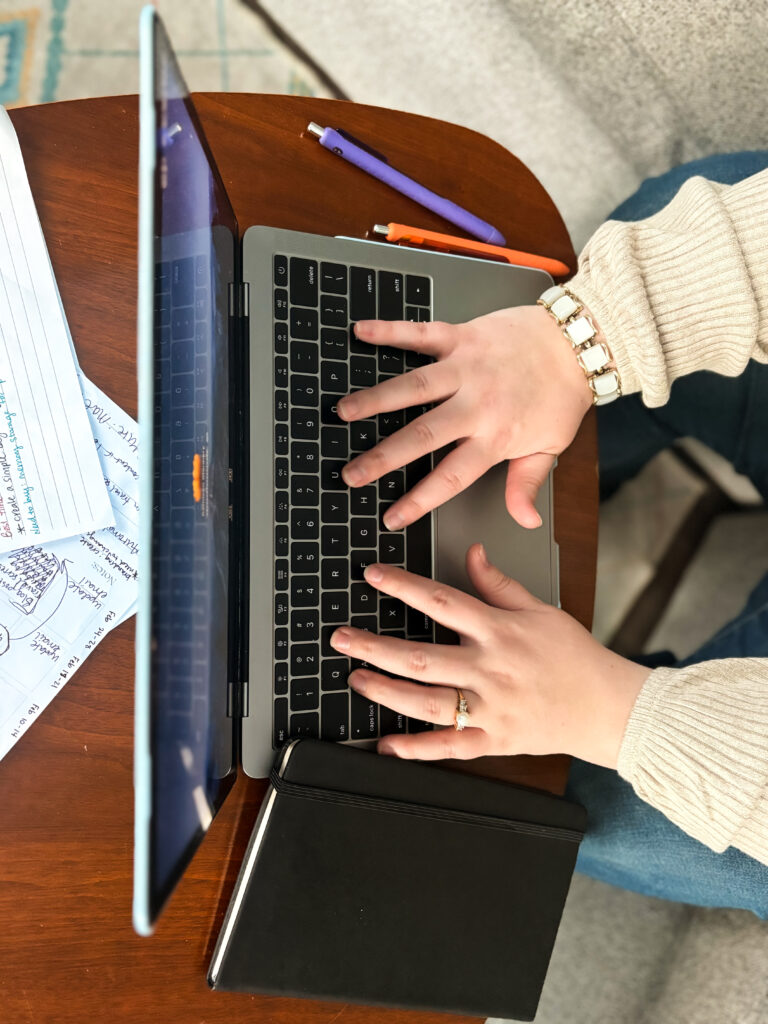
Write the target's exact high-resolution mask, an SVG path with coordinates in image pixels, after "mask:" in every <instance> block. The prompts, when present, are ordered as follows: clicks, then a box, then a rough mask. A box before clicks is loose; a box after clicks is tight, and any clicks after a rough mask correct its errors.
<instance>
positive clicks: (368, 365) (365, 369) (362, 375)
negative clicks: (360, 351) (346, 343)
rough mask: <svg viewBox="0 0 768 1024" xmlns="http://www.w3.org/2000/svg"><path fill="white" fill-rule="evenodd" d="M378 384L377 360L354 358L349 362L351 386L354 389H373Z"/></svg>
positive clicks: (362, 357) (363, 357) (361, 357)
mask: <svg viewBox="0 0 768 1024" xmlns="http://www.w3.org/2000/svg"><path fill="white" fill-rule="evenodd" d="M375 383H376V360H375V359H369V358H366V357H365V356H352V357H351V358H350V360H349V384H350V387H353V388H372V387H373V385H374V384H375Z"/></svg>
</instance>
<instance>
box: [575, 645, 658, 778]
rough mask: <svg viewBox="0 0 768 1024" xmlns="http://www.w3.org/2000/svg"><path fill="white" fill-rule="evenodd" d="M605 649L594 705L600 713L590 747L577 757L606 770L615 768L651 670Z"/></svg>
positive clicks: (591, 733)
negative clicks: (625, 735) (629, 723)
mask: <svg viewBox="0 0 768 1024" xmlns="http://www.w3.org/2000/svg"><path fill="white" fill-rule="evenodd" d="M603 650H604V655H605V657H604V660H603V664H602V666H601V671H600V673H599V679H600V685H599V687H598V689H599V693H598V694H597V695H596V697H597V702H596V705H595V706H596V707H597V708H599V709H600V711H599V714H598V715H596V716H595V718H594V720H593V726H594V727H593V729H591V730H590V735H591V740H590V743H589V745H588V748H587V749H586V750H584V751H582V752H580V753H578V754H577V755H576V756H577V757H580V758H582V759H583V760H585V761H589V762H591V763H592V764H599V765H602V766H603V767H604V768H612V769H616V767H617V765H618V763H619V752H620V750H621V745H622V742H623V740H624V734H625V732H626V729H627V723H628V722H629V719H630V716H631V714H632V709H633V708H634V706H635V702H636V700H637V698H638V696H639V694H640V691H641V690H642V688H643V686H644V685H645V682H646V680H647V679H648V676H649V675H650V674H651V671H652V669H650V668H648V667H647V666H646V665H638V664H637V662H634V661H629V660H628V659H627V658H622V657H621V656H620V655H618V654H614V653H613V652H612V651H608V650H605V649H603ZM595 706H593V708H592V709H591V710H592V712H594V710H595Z"/></svg>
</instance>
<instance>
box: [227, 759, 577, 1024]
mask: <svg viewBox="0 0 768 1024" xmlns="http://www.w3.org/2000/svg"><path fill="white" fill-rule="evenodd" d="M585 824H586V815H585V812H584V810H583V808H581V807H579V806H578V805H576V804H573V803H570V802H569V801H566V800H563V799H561V798H560V797H556V796H551V795H550V794H547V793H542V792H538V791H535V790H529V789H523V788H521V787H518V786H512V785H510V784H507V783H503V782H496V781H493V780H488V779H481V778H478V777H476V776H470V775H462V774H459V773H457V772H454V771H448V770H446V769H440V768H435V767H433V766H431V765H426V764H423V763H420V762H413V761H405V760H403V761H401V760H398V759H396V758H393V757H382V756H379V755H378V754H375V753H372V752H369V751H365V750H359V749H354V748H351V747H344V746H341V745H339V744H334V743H323V742H320V741H318V740H298V741H295V742H294V743H292V744H291V745H290V746H288V747H286V748H285V749H284V750H283V751H281V753H280V754H279V756H278V759H277V762H276V766H275V771H273V773H272V785H271V786H270V788H269V789H268V791H267V794H266V796H265V798H264V803H263V805H262V808H261V811H260V814H259V818H258V819H257V822H256V825H255V827H254V830H253V834H252V836H251V840H250V843H249V845H248V849H247V850H246V854H245V859H244V861H243V866H242V868H241V871H240V875H239V877H238V880H237V884H236V886H235V890H234V893H233V896H232V900H231V901H230V905H229V909H228V911H227V915H226V917H225V920H224V925H223V927H222V930H221V934H220V935H219V939H218V943H217V945H216V949H215V950H214V954H213V958H212V960H211V965H210V969H209V974H208V981H209V983H210V984H211V985H212V986H213V987H214V988H217V989H228V990H237V991H244V992H259V993H266V994H270V995H285V996H301V997H310V998H315V999H328V1000H339V1001H343V1002H355V1003H365V1004H371V1005H381V1006H389V1007H396V1008H400V1009H423V1010H438V1011H447V1012H454V1013H465V1014H473V1015H476V1016H482V1017H489V1016H490V1017H512V1018H516V1019H518V1020H533V1017H534V1016H535V1013H536V1007H537V1004H538V1001H539V996H540V994H541V989H542V986H543V984H544V977H545V975H546V971H547V966H548V964H549V958H550V955H551V952H552V946H553V943H554V941H555V935H556V934H557V928H558V925H559V922H560V915H561V914H562V910H563V904H564V902H565V897H566V895H567V892H568V886H569V884H570V880H571V874H572V872H573V866H574V863H575V860H576V854H577V852H578V847H579V842H580V841H581V838H582V835H583V832H584V828H585Z"/></svg>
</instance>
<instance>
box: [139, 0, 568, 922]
mask: <svg viewBox="0 0 768 1024" xmlns="http://www.w3.org/2000/svg"><path fill="white" fill-rule="evenodd" d="M342 109H343V108H340V110H342ZM340 116H343V114H342V113H340ZM334 127H336V126H334ZM338 127H343V125H339V126H338ZM307 145H308V146H309V145H310V143H307ZM309 155H310V154H309V151H308V157H309ZM311 156H312V157H317V156H318V154H317V153H315V152H313V153H312V154H311ZM336 167H337V161H336V160H335V159H333V158H331V157H330V156H329V159H328V163H327V168H326V173H327V174H328V175H333V174H334V172H335V171H336ZM253 173H254V174H256V173H258V168H253ZM361 173H362V172H361ZM376 187H380V188H386V186H384V185H377V186H376ZM300 201H301V197H297V202H300ZM269 220H270V210H269V209H265V210H264V211H263V222H264V223H262V224H260V225H242V224H241V225H238V223H237V221H236V219H235V216H234V213H233V210H232V206H231V204H230V201H229V199H228V196H227V193H226V189H225V188H224V185H223V183H222V179H221V176H220V174H219V172H218V170H217V167H216V162H215V159H214V157H213V154H212V153H211V151H210V149H209V147H208V144H207V142H206V139H205V135H204V132H203V130H202V127H201V124H200V121H199V119H198V117H197V115H196V112H195V107H194V103H193V101H192V99H191V97H190V95H189V92H188V90H187V87H186V84H185V82H184V79H183V77H182V75H181V72H180V70H179V66H178V63H177V61H176V58H175V55H174V53H173V50H172V48H171V45H170V42H169V40H168V37H167V35H166V32H165V30H164V28H163V25H162V23H161V21H160V19H159V17H158V16H157V14H156V12H155V11H154V9H153V8H151V7H147V8H145V9H144V10H143V11H142V14H141V20H140V168H139V305H138V366H139V369H138V372H139V458H140V487H141V509H142V516H141V522H140V572H139V605H138V615H137V624H136V724H135V772H134V775H135V860H134V902H133V921H134V926H135V929H136V931H137V932H138V933H139V934H142V935H147V934H150V933H151V932H152V930H153V927H154V924H155V922H156V920H157V917H158V915H159V914H160V911H161V909H162V907H163V905H164V904H165V902H166V900H167V898H168V896H169V895H170V893H171V891H172V890H173V888H174V886H175V885H176V883H177V882H178V881H179V879H180V877H181V875H182V874H183V872H184V870H185V868H186V866H187V864H188V863H189V861H190V859H191V858H192V856H193V854H194V852H195V850H196V849H197V847H198V845H199V843H200V842H201V840H202V838H203V836H204V834H205V832H206V830H207V828H208V826H209V825H210V823H211V821H212V820H213V817H214V816H215V814H216V813H217V811H218V810H219V808H220V807H221V805H222V803H223V801H224V799H225V798H226V796H227V794H228V792H229V791H230V789H231V788H232V785H233V783H234V780H235V776H236V773H237V769H238V766H240V767H242V769H243V770H244V771H245V772H246V773H247V774H248V775H250V776H253V777H256V778H264V777H266V776H267V775H268V774H269V771H270V768H271V767H272V765H273V763H274V761H275V758H276V755H277V752H278V750H279V749H280V748H281V747H282V746H284V745H285V744H286V743H287V742H289V741H290V740H292V739H294V738H296V737H300V736H313V737H319V738H320V739H325V740H329V741H334V742H344V743H351V744H357V745H362V746H369V747H371V746H373V745H375V742H376V738H377V737H378V736H379V735H383V734H385V733H389V732H398V731H399V732H413V731H419V730H423V729H427V728H432V726H431V725H429V724H428V723H424V722H418V721H413V720H409V719H406V718H404V717H403V716H401V715H397V714H395V713H394V712H392V711H390V710H388V709H386V708H379V707H378V706H377V705H375V704H371V703H370V702H367V701H365V700H364V699H363V698H362V697H360V696H359V695H358V694H355V693H353V692H352V691H350V689H349V687H348V686H347V683H346V678H347V675H348V673H349V671H350V663H349V660H348V659H345V658H340V657H339V655H338V653H337V652H335V651H334V650H332V649H331V648H330V647H329V645H328V638H329V635H330V633H332V632H333V630H334V629H335V628H336V627H337V626H338V625H339V624H342V623H345V622H346V623H351V624H352V625H356V626H359V627H361V628H367V629H371V630H373V631H375V632H382V631H387V632H389V633H390V634H391V635H396V636H402V637H406V638H417V639H419V640H434V639H436V637H439V636H440V635H441V634H439V633H437V634H436V633H435V627H434V624H433V623H432V622H431V621H429V620H428V619H425V617H424V616H423V615H418V614H416V613H414V611H413V610H412V609H408V608H406V607H404V606H403V605H400V604H399V603H398V602H396V601H394V600H393V599H388V598H385V597H379V595H377V593H376V592H375V591H373V590H372V588H369V587H368V586H367V585H366V584H365V583H364V582H363V577H362V572H363V569H364V568H365V566H366V565H367V564H369V563H370V562H371V561H376V560H382V561H387V562H390V563H392V564H396V565H402V566H405V567H406V568H408V569H410V570H412V571H414V572H417V573H420V574H421V575H425V576H430V577H434V578H436V579H439V580H441V581H443V582H445V583H448V584H450V585H455V586H458V587H461V588H463V589H470V587H469V582H468V580H467V577H466V575H465V568H464V556H465V552H466V549H467V547H468V546H469V545H470V543H472V542H474V541H478V540H481V541H483V543H484V544H485V547H486V549H487V551H488V553H489V555H490V557H491V558H492V559H494V560H495V562H496V563H497V564H498V565H500V566H501V567H502V568H503V569H504V570H505V571H507V572H509V573H510V574H511V575H513V576H514V577H516V578H517V579H519V580H521V582H523V583H524V584H525V586H527V587H528V588H529V589H530V590H531V591H532V592H533V593H535V594H536V595H537V596H539V597H540V598H542V599H543V600H546V601H549V602H551V603H554V604H556V603H557V602H558V565H557V545H556V544H555V541H554V536H553V523H552V490H551V480H550V481H548V482H547V483H546V484H545V486H544V487H542V489H541V492H540V494H539V498H538V503H537V508H538V510H539V512H540V514H541V516H542V520H543V526H542V527H541V528H539V529H538V530H534V531H528V530H523V529H522V528H520V527H519V526H517V524H515V523H514V521H513V520H512V519H511V518H510V517H509V515H508V513H507V511H506V507H505V502H504V483H505V474H506V469H505V467H504V466H503V465H500V466H497V467H496V468H495V469H493V470H491V471H489V472H488V473H487V474H485V476H484V477H482V478H481V479H480V480H479V481H478V482H477V483H475V484H474V485H473V486H472V487H470V488H469V489H468V490H467V491H465V492H464V493H463V494H461V495H459V496H457V497H455V498H454V499H453V500H452V501H450V502H448V503H447V504H445V505H443V506H442V507H441V508H439V509H438V510H436V511H435V512H433V513H431V514H430V515H428V516H425V517H423V518H422V520H420V521H419V522H417V523H415V524H413V525H412V526H410V527H408V528H407V529H405V530H404V531H400V532H398V533H388V532H387V531H386V530H385V529H384V527H383V525H382V524H381V516H382V512H383V511H384V510H385V509H386V508H387V507H388V506H389V505H390V504H391V503H392V502H393V501H394V500H396V499H397V497H399V496H400V495H401V494H403V493H404V492H405V490H407V489H410V488H411V487H412V486H413V484H414V483H415V482H416V481H417V480H418V479H419V478H420V477H421V476H423V475H424V474H425V473H427V472H429V470H430V469H431V467H432V465H433V460H432V457H428V458H425V459H422V460H419V461H418V463H414V464H412V465H410V466H406V467H404V468H403V469H400V470H397V471H395V472H393V473H390V474H388V475H387V476H386V477H384V478H383V479H382V480H380V481H378V483H376V484H373V485H371V486H368V487H363V488H358V489H349V488H347V487H346V485H345V484H344V482H343V480H342V479H341V468H342V466H343V465H344V464H345V462H347V461H348V460H349V459H350V458H351V457H353V456H354V455H355V454H357V453H359V452H361V451H364V450H366V449H367V448H369V447H372V446H373V444H375V443H376V442H377V440H378V439H380V438H381V437H383V436H386V435H387V434H388V433H392V432H394V431H395V430H397V429H398V428H399V427H401V426H402V425H403V424H404V423H406V422H408V421H410V420H411V419H413V418H415V417H416V416H418V415H421V414H422V413H423V412H424V409H423V408H416V409H410V410H406V411H405V412H398V413H392V414H387V415H382V416H379V417H377V419H376V420H370V421H366V422H363V423H353V424H351V425H350V424H346V423H343V422H342V421H341V420H339V418H338V417H337V416H336V412H335V406H336V402H337V401H338V400H339V398H340V397H341V395H343V394H345V393H347V392H348V391H350V390H355V389H359V388H364V387H368V386H370V385H372V384H374V383H376V382H377V381H381V380H383V379H386V378H387V377H391V376H393V375H395V374H399V373H403V372H408V371H409V370H410V369H412V368H415V367H417V366H419V365H422V364H423V363H424V362H426V361H427V360H426V359H425V358H424V357H422V356H420V355H418V354H416V353H410V352H409V353H404V352H403V351H402V350H396V349H382V348H378V349H376V350H374V349H373V347H371V346H366V345H365V344H364V343H363V342H361V341H358V340H357V339H356V338H355V336H354V331H353V325H354V323H355V322H356V320H358V319H363V318H365V319H369V318H373V317H380V318H382V319H391V320H404V319H410V320H433V319H434V320H436V319H439V320H444V321H451V322H462V321H465V320H469V319H471V318H473V317H476V316H479V315H480V314H482V313H486V312H490V311H492V310H496V309H500V308H503V307H506V306H509V305H515V304H532V303H534V302H535V300H536V298H537V297H538V296H539V295H540V294H541V293H542V292H543V291H544V290H545V288H547V287H548V286H550V285H551V284H552V279H551V278H550V277H549V275H548V274H546V273H545V272H543V271H541V270H536V269H531V268H527V267H513V266H509V265H506V264H497V263H491V262H487V261H483V260H478V259H474V258H466V257H459V256H448V255H441V254H437V253H429V252H425V251H419V250H414V249H404V248H400V247H397V246H393V245H389V244H387V243H382V242H371V241H364V240H356V239H349V238H332V237H326V236H320V235H311V234H304V233H299V232H294V231H286V230H281V229H279V228H275V227H271V226H269ZM366 227H367V225H363V224H361V225H360V230H361V231H363V230H364V229H365V228H366ZM436 458H437V457H436Z"/></svg>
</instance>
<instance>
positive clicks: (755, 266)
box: [570, 171, 768, 864]
mask: <svg viewBox="0 0 768 1024" xmlns="http://www.w3.org/2000/svg"><path fill="white" fill-rule="evenodd" d="M570 287H572V288H573V291H574V293H575V294H576V295H578V296H579V298H580V299H582V301H583V302H584V303H585V304H586V305H587V306H588V307H589V308H590V311H591V312H592V313H593V314H594V317H595V319H596V320H597V322H598V323H599V325H600V327H601V329H602V331H603V333H604V334H605V336H606V339H607V341H608V345H609V347H610V349H611V351H612V352H613V355H614V359H615V361H616V365H617V367H618V369H619V372H620V374H621V380H622V389H623V391H624V393H625V394H630V393H632V392H637V391H639V392H641V394H642V397H643V401H644V402H645V403H646V404H647V405H649V406H659V405H663V404H664V403H665V402H666V401H667V399H668V397H669V389H670V385H671V384H672V382H673V381H674V380H675V379H676V378H677V377H681V376H683V375H684V374H687V373H692V372H693V371H695V370H713V371H715V372H717V373H721V374H725V375H727V376H737V375H738V374H740V373H741V372H742V370H743V369H744V367H745V366H746V365H747V362H748V361H749V360H750V359H756V360H758V361H759V362H763V363H765V362H768V171H763V172H761V173H760V174H756V175H754V176H753V177H751V178H747V179H746V180H744V181H742V182H739V183H738V184H736V185H730V186H728V185H719V184H715V183H713V182H710V181H706V180H705V179H704V178H692V179H689V180H688V181H687V182H686V183H685V184H684V185H683V187H682V188H681V189H680V191H679V192H678V194H677V196H676V197H675V198H674V199H673V200H672V202H671V203H669V205H668V206H666V207H665V208H664V209H663V210H661V211H660V212H659V213H657V214H656V215H655V216H653V217H649V218H648V219H647V220H643V221H638V222H635V223H622V222H619V221H607V222H606V223H605V224H603V226H602V227H600V228H599V229H598V230H597V231H596V232H595V234H594V235H593V236H592V238H591V239H590V241H589V242H588V243H587V245H586V247H585V248H584V251H583V252H582V254H581V257H580V259H579V270H578V273H577V274H576V275H575V277H574V278H573V279H572V281H571V282H570ZM766 401H768V395H766ZM763 443H765V444H768V438H764V439H763ZM618 770H619V773H620V774H621V775H622V776H623V777H624V778H625V779H627V780H628V781H629V782H631V783H632V785H633V787H634V789H635V791H636V792H637V794H638V795H639V796H640V797H642V798H643V799H644V800H647V801H648V803H650V804H652V805H653V806H654V807H657V808H658V809H659V810H660V811H662V812H663V813H664V814H665V815H666V816H667V817H668V818H670V819H671V820H672V821H673V822H675V823H676V824H677V825H679V826H680V828H682V829H684V830H685V831H686V832H688V833H689V834H690V835H692V836H694V837H695V838H696V839H699V840H700V841H701V842H703V843H706V845H707V846H709V847H711V848H712V849H713V850H716V851H718V852H720V851H722V850H725V849H726V848H727V847H729V846H734V847H737V848H738V849H740V850H742V851H743V852H744V853H746V854H748V855H749V856H751V857H754V858H756V859H757V860H759V861H761V862H762V863H763V864H768V659H765V658H739V659H736V658H732V659H724V660H721V661H709V662H704V663H702V664H700V665H693V666H690V667H689V668H684V669H667V668H662V669H656V670H655V671H654V672H652V673H651V674H650V676H649V678H648V680H647V682H646V683H645V685H644V687H643V689H642V690H641V692H640V694H639V696H638V698H637V700H636V701H635V705H634V708H633V710H632V713H631V715H630V718H629V721H628V723H627V727H626V731H625V734H624V738H623V741H622V746H621V750H620V753H619V763H618Z"/></svg>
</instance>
